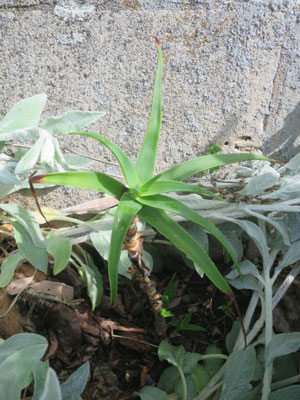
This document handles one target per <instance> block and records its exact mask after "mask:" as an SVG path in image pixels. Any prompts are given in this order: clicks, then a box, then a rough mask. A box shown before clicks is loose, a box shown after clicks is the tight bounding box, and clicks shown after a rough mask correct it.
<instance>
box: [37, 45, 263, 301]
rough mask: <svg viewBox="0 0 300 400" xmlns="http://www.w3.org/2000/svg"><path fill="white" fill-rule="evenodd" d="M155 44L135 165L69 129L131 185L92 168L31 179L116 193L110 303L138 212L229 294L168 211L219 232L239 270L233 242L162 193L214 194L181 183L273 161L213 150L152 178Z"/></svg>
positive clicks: (156, 118)
mask: <svg viewBox="0 0 300 400" xmlns="http://www.w3.org/2000/svg"><path fill="white" fill-rule="evenodd" d="M157 48H158V66H157V72H156V77H155V83H154V93H153V101H152V107H151V114H150V120H149V125H148V129H147V134H146V137H145V139H144V142H143V144H142V147H141V150H140V152H139V154H138V157H137V161H136V163H135V165H133V164H132V162H131V161H130V159H129V158H128V156H127V155H126V154H125V153H124V151H123V150H122V149H120V148H119V147H118V146H117V145H116V144H115V143H113V142H111V141H110V140H109V139H107V138H105V137H103V136H100V135H98V134H96V133H89V132H71V134H75V135H76V134H78V135H84V136H89V137H91V138H94V139H96V140H98V141H99V142H100V143H102V144H103V145H104V146H106V147H107V148H108V149H109V150H110V151H111V152H112V153H113V155H114V156H115V158H116V159H117V161H118V163H119V165H120V167H121V169H122V171H123V174H124V177H125V180H126V183H127V185H123V184H122V183H120V182H118V181H117V180H115V179H113V178H112V177H109V176H107V175H105V174H101V173H98V172H92V171H90V172H76V171H71V172H61V173H50V174H46V175H39V176H34V177H33V178H32V182H33V183H44V184H57V185H66V186H75V187H79V188H86V189H91V190H97V191H100V192H104V193H106V194H108V195H110V196H114V197H115V198H116V199H117V200H119V204H118V208H117V211H116V214H115V217H114V223H113V230H112V236H111V243H110V248H109V257H108V273H109V280H110V289H111V301H114V300H115V299H116V295H117V286H118V264H119V259H120V254H121V250H122V244H123V240H124V237H125V235H126V232H127V230H128V228H129V226H130V224H131V222H132V219H133V217H134V216H135V215H138V216H140V217H141V218H142V219H143V220H145V221H146V222H147V223H148V224H150V225H151V226H153V227H154V228H155V229H157V230H158V231H159V232H160V233H161V234H162V235H164V236H165V237H166V238H167V239H168V240H169V241H170V242H172V243H173V244H174V245H175V246H176V247H178V248H179V249H180V250H181V251H182V252H184V253H185V254H186V255H187V256H188V257H189V258H191V259H192V260H193V261H194V263H195V265H196V266H197V268H198V271H199V272H204V273H205V274H206V275H207V277H208V278H209V279H210V280H211V281H212V282H213V283H214V285H215V286H216V287H218V289H220V290H221V291H223V292H225V293H230V292H231V288H230V286H229V285H228V283H227V282H226V280H225V279H224V278H223V276H222V275H221V273H220V272H219V271H218V269H217V267H216V266H215V264H214V263H213V261H212V260H211V259H210V257H209V256H208V254H207V253H206V252H205V251H204V249H203V248H202V247H201V246H200V245H199V243H198V242H197V241H196V240H195V239H193V238H192V236H191V235H189V233H187V232H186V231H185V230H184V229H183V228H182V227H181V226H180V225H179V224H177V223H176V222H175V221H174V220H173V219H172V218H171V217H170V216H169V215H168V212H169V213H173V214H177V215H180V216H182V217H183V218H185V219H188V220H190V221H193V222H194V223H196V224H199V225H200V226H201V227H203V228H204V229H205V230H207V231H208V232H209V233H211V234H212V235H213V236H215V237H216V238H217V239H218V240H219V241H220V242H221V243H222V245H223V246H224V248H225V249H226V251H227V252H228V254H229V255H230V257H231V258H232V260H233V262H234V264H235V266H236V267H237V268H238V262H237V260H236V257H235V254H234V252H233V250H232V248H231V246H230V244H229V243H228V242H227V240H226V239H225V237H224V236H223V234H222V233H221V232H220V231H219V230H218V229H217V228H216V227H215V226H214V225H213V224H212V223H211V222H209V221H208V220H206V219H205V218H203V217H201V216H200V215H199V214H197V213H196V212H195V211H193V210H192V209H191V208H189V207H187V206H186V205H185V204H183V203H182V202H180V201H178V200H176V199H173V198H171V197H168V196H165V195H163V193H167V192H193V193H200V194H202V195H209V196H214V195H213V194H212V193H210V192H209V191H208V190H206V189H204V188H200V187H198V186H194V185H190V184H188V183H184V182H181V181H183V180H184V179H186V178H189V177H190V176H192V175H194V174H196V173H198V172H201V171H205V170H207V169H210V168H214V167H219V166H222V165H225V164H231V163H235V162H239V161H246V160H254V159H255V160H267V161H271V160H270V159H268V158H266V157H264V156H261V155H257V154H212V155H206V156H203V157H197V158H194V159H192V160H189V161H186V162H184V163H182V164H179V165H177V166H175V167H173V168H171V169H168V170H166V171H164V172H162V173H160V174H158V175H156V176H153V174H154V169H155V159H156V153H157V147H158V141H159V135H160V128H161V108H162V106H161V103H162V74H163V55H162V50H161V47H160V45H159V43H158V41H157Z"/></svg>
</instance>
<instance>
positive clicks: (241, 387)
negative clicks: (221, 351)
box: [220, 346, 256, 400]
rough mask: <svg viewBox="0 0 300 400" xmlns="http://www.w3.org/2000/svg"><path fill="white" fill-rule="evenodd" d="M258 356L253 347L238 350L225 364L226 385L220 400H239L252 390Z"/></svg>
mask: <svg viewBox="0 0 300 400" xmlns="http://www.w3.org/2000/svg"><path fill="white" fill-rule="evenodd" d="M255 363H256V355H255V350H254V347H253V346H249V347H247V348H246V349H245V350H238V351H236V352H234V353H232V354H231V355H230V356H229V359H228V361H227V362H226V364H225V373H224V383H223V387H222V394H221V397H220V400H239V399H241V398H242V395H246V393H247V392H249V391H250V390H251V389H252V386H251V385H250V382H251V380H252V379H253V376H254V373H255Z"/></svg>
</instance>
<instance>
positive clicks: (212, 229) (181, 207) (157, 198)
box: [138, 194, 239, 272]
mask: <svg viewBox="0 0 300 400" xmlns="http://www.w3.org/2000/svg"><path fill="white" fill-rule="evenodd" d="M138 201H139V202H140V203H141V204H144V205H146V206H150V207H154V208H158V209H160V210H164V211H169V212H171V213H174V214H177V215H181V216H182V217H183V218H185V219H187V220H189V221H192V222H194V223H196V224H198V225H200V226H202V228H204V229H206V230H207V231H208V232H209V233H211V234H212V235H213V236H214V237H215V238H216V239H217V240H218V241H219V242H220V243H221V244H222V245H223V247H224V248H225V249H226V251H227V252H228V254H229V255H230V257H231V258H232V260H233V262H234V264H235V266H236V268H237V269H238V270H239V265H238V262H237V259H236V257H235V254H234V251H233V250H232V247H231V246H230V244H229V243H228V242H227V240H226V238H225V236H224V235H223V233H222V232H220V230H219V229H218V228H217V227H216V226H215V225H214V224H213V223H211V222H210V221H208V220H207V219H206V218H203V217H202V216H201V215H199V214H198V213H196V212H195V211H194V210H192V209H191V208H190V207H188V206H186V205H185V204H183V203H181V201H178V200H176V199H173V198H171V197H168V196H164V195H160V194H157V195H153V196H147V197H140V198H139V199H138ZM187 255H188V256H189V254H188V253H187ZM189 257H190V256H189ZM203 271H204V270H203ZM204 272H205V271H204Z"/></svg>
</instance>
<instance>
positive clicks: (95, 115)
mask: <svg viewBox="0 0 300 400" xmlns="http://www.w3.org/2000/svg"><path fill="white" fill-rule="evenodd" d="M104 115H105V112H103V111H101V112H90V111H68V112H66V113H65V114H63V115H61V116H59V117H50V118H47V119H46V120H45V121H44V122H43V123H42V125H41V127H42V128H44V129H45V130H47V131H48V132H51V133H56V134H66V133H69V132H76V131H78V130H80V129H81V128H83V127H84V126H86V125H89V124H92V123H93V122H95V121H97V120H98V119H99V118H101V117H103V116H104Z"/></svg>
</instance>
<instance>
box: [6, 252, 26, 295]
mask: <svg viewBox="0 0 300 400" xmlns="http://www.w3.org/2000/svg"><path fill="white" fill-rule="evenodd" d="M24 260H26V258H25V257H24V255H23V254H22V253H21V252H17V253H13V254H10V255H9V256H8V257H6V259H5V260H4V261H3V263H2V265H1V272H0V287H5V286H7V285H8V284H9V282H10V281H11V280H12V278H13V276H14V272H15V269H16V268H18V266H19V265H20V264H21V263H22V262H23V261H24Z"/></svg>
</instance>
